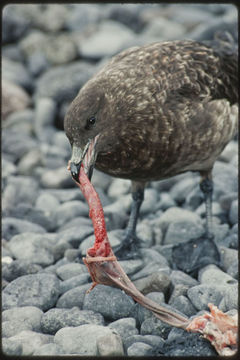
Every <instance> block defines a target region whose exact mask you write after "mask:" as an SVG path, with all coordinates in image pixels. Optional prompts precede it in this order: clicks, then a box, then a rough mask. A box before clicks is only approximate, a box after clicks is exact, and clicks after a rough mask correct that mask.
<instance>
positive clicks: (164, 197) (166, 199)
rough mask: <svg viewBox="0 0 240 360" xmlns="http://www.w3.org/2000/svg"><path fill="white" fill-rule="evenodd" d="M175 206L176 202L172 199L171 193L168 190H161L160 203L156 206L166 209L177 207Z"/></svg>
mask: <svg viewBox="0 0 240 360" xmlns="http://www.w3.org/2000/svg"><path fill="white" fill-rule="evenodd" d="M175 206H176V202H175V201H174V200H173V199H172V197H171V196H170V194H169V193H167V192H161V194H160V200H159V202H158V204H157V205H156V208H157V209H161V210H163V211H165V210H167V209H168V208H170V207H175Z"/></svg>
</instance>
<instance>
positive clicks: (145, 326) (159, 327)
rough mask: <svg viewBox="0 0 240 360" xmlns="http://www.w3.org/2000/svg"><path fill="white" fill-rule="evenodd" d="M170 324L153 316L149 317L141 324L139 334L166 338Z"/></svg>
mask: <svg viewBox="0 0 240 360" xmlns="http://www.w3.org/2000/svg"><path fill="white" fill-rule="evenodd" d="M170 330H171V326H170V325H168V324H166V323H164V322H163V321H161V320H159V319H157V318H156V317H155V316H152V317H149V318H147V319H145V320H144V321H143V323H142V324H141V329H140V334H141V335H157V336H160V337H161V338H163V339H166V338H167V335H168V334H169V332H170Z"/></svg>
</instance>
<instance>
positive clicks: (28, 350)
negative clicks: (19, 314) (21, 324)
mask: <svg viewBox="0 0 240 360" xmlns="http://www.w3.org/2000/svg"><path fill="white" fill-rule="evenodd" d="M9 340H11V341H14V342H15V343H16V344H21V345H22V355H28V356H31V355H32V354H33V353H34V351H35V350H36V349H37V348H38V347H39V346H41V345H43V344H46V343H50V342H52V340H53V337H52V336H51V335H44V334H40V333H37V332H34V331H31V330H23V331H21V332H20V333H18V334H17V335H14V336H11V337H10V338H9Z"/></svg>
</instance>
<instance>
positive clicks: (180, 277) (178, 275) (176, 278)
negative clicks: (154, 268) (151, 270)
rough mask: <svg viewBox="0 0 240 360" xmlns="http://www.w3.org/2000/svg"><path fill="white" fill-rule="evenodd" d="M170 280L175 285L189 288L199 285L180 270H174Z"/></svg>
mask: <svg viewBox="0 0 240 360" xmlns="http://www.w3.org/2000/svg"><path fill="white" fill-rule="evenodd" d="M170 279H171V281H172V283H173V285H178V284H180V285H187V286H195V285H198V281H197V280H196V279H194V278H193V277H191V276H190V275H188V274H185V273H184V272H183V271H180V270H173V271H172V272H171V275H170Z"/></svg>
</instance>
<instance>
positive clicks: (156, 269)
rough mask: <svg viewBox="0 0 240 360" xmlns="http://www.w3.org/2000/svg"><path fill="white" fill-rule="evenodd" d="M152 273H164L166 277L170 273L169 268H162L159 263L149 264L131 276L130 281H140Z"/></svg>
mask: <svg viewBox="0 0 240 360" xmlns="http://www.w3.org/2000/svg"><path fill="white" fill-rule="evenodd" d="M153 273H165V274H167V275H168V274H169V273H170V268H169V267H168V266H166V265H165V266H164V265H162V264H159V263H155V262H153V263H151V262H150V263H149V264H148V265H146V266H144V268H143V269H141V270H140V271H138V272H137V273H135V274H133V275H132V276H131V280H132V281H135V280H138V279H142V278H145V277H148V276H149V275H151V274H153ZM143 284H144V280H143Z"/></svg>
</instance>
